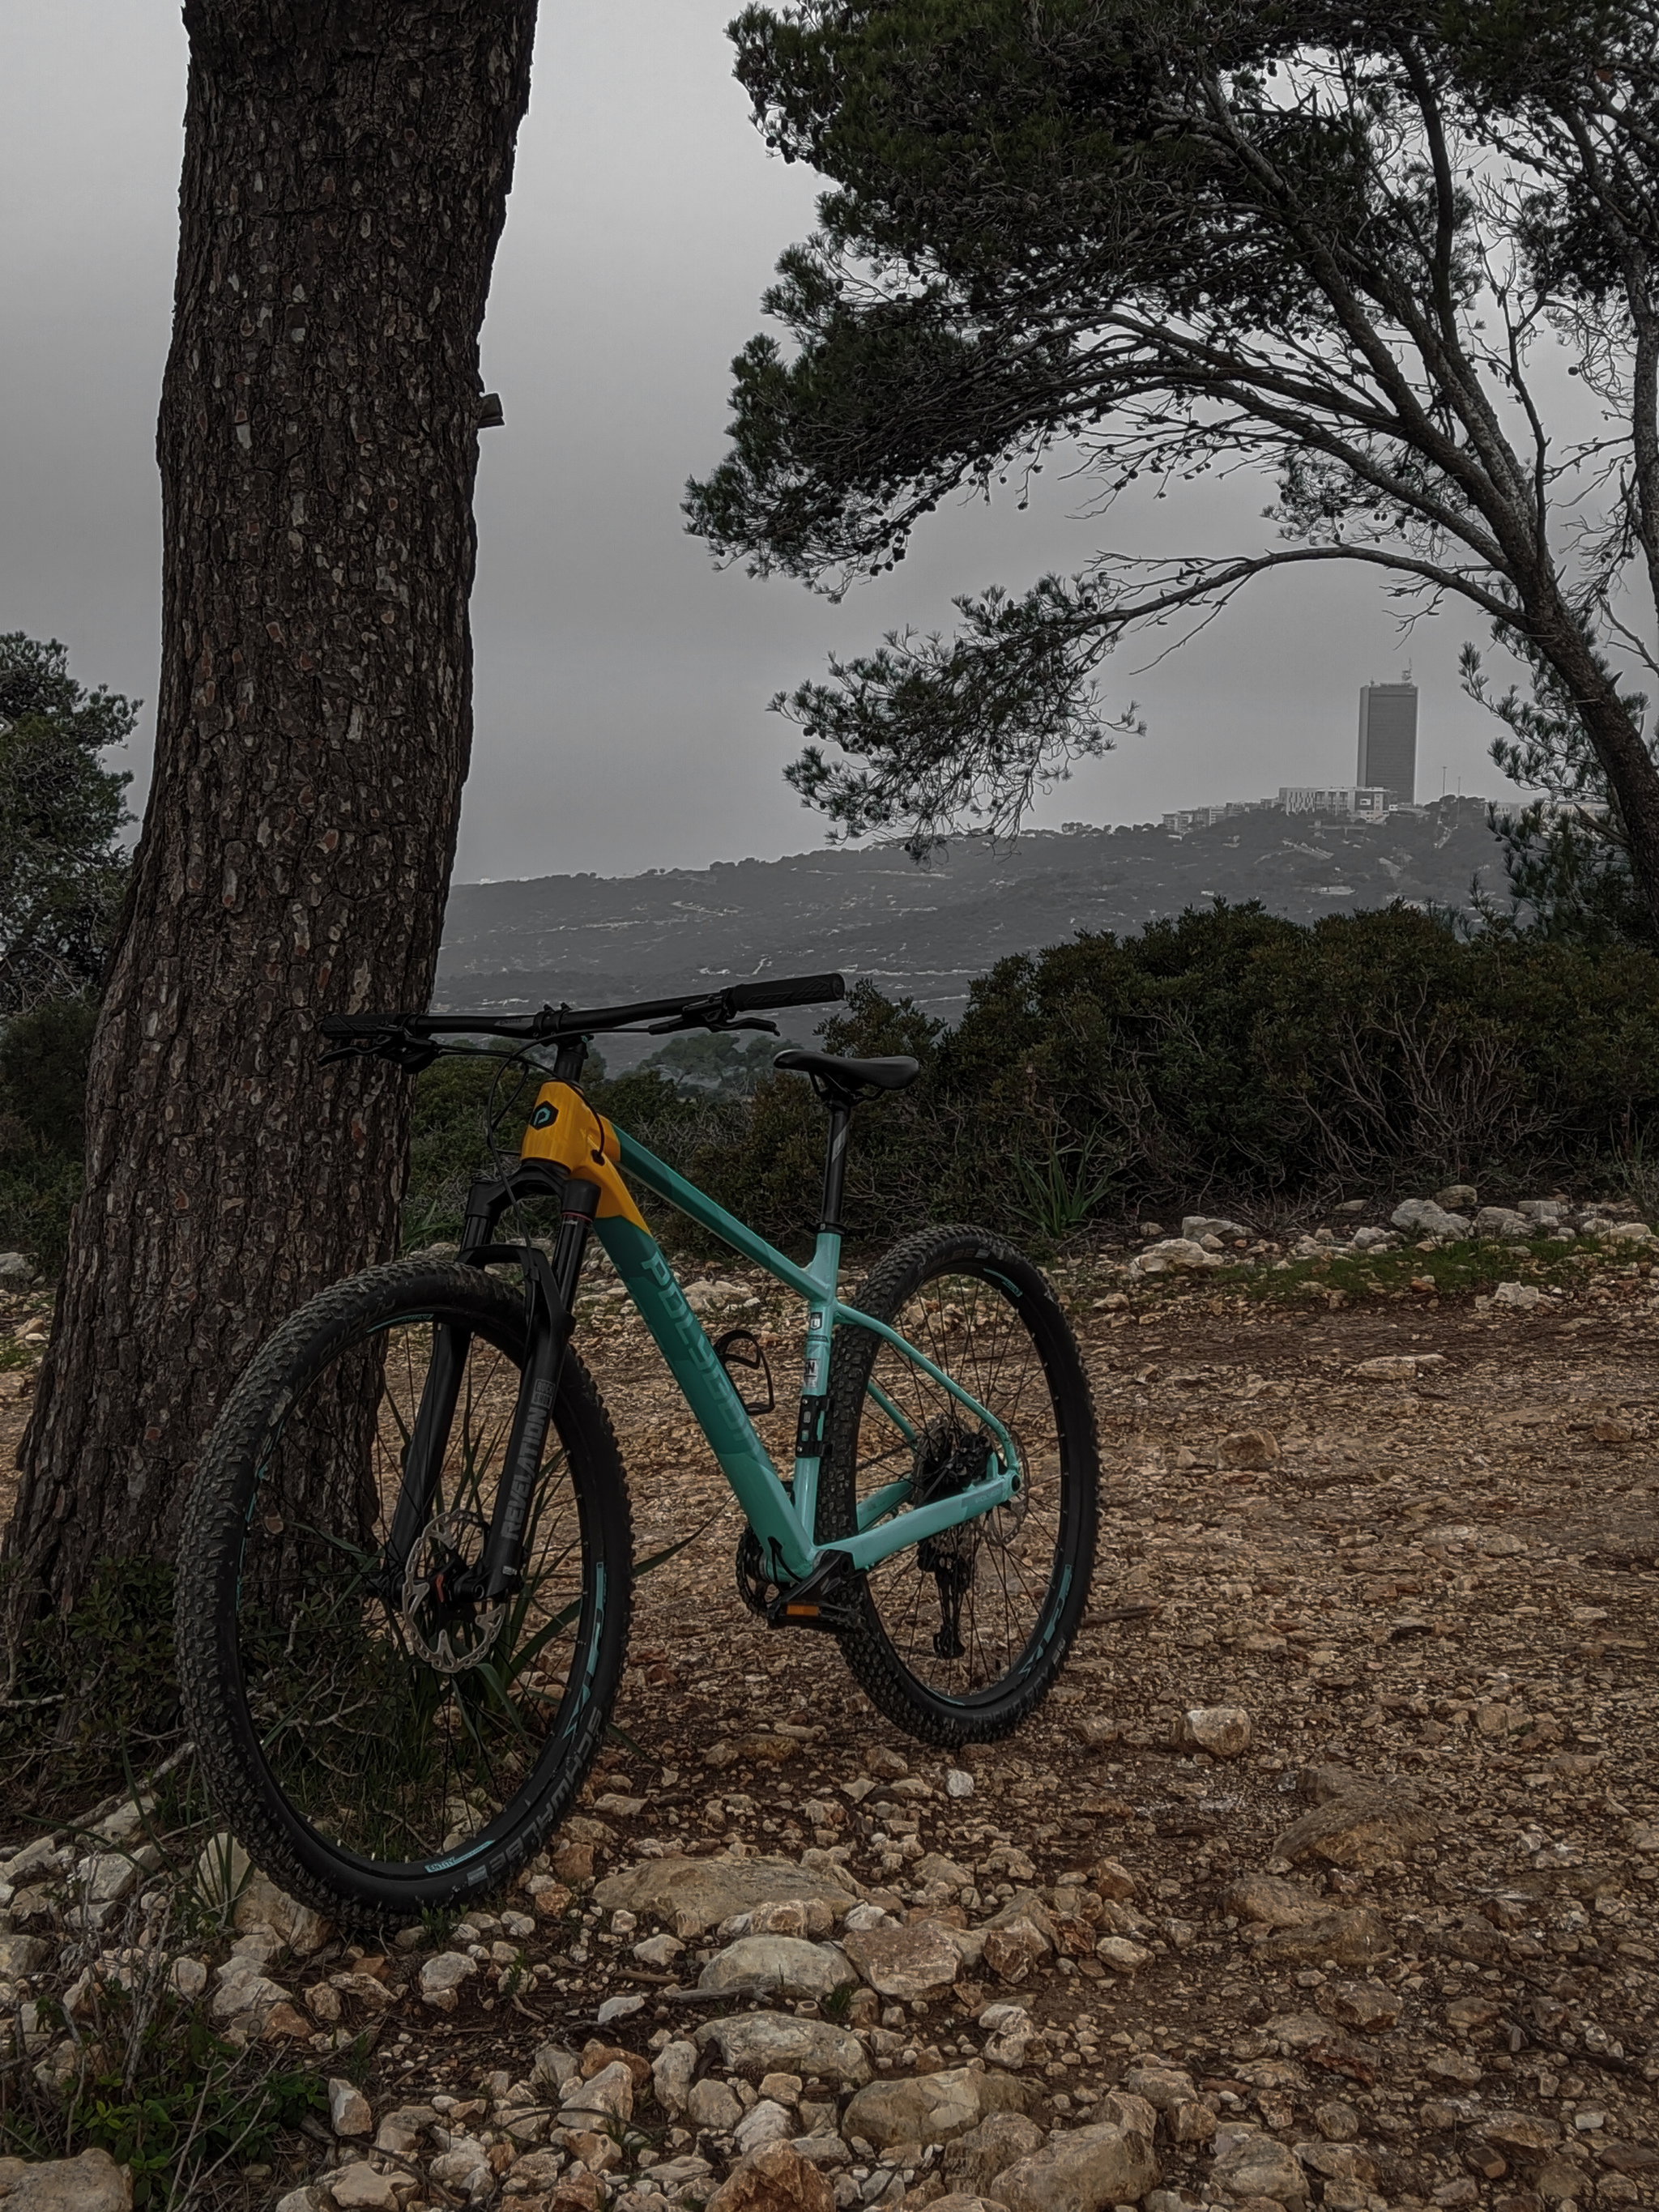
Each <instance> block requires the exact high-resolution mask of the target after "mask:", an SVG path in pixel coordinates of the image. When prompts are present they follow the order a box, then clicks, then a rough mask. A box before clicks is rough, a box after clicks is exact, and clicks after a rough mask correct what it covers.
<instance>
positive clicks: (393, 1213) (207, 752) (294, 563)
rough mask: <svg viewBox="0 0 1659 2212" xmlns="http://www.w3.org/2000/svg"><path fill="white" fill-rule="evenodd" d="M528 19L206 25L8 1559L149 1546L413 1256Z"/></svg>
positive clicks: (52, 1578) (215, 21)
mask: <svg viewBox="0 0 1659 2212" xmlns="http://www.w3.org/2000/svg"><path fill="white" fill-rule="evenodd" d="M535 14H536V5H535V0H187V4H186V6H185V24H186V27H187V29H188V31H189V33H190V40H191V66H190V84H189V93H188V99H187V105H186V110H185V161H184V174H183V180H182V184H181V187H180V192H179V205H180V226H179V274H178V287H177V294H176V298H175V304H174V319H173V345H172V350H171V353H170V355H169V357H168V361H167V372H166V376H165V379H164V381H163V386H162V394H161V419H160V426H159V432H158V441H157V442H158V456H159V459H160V464H161V483H162V515H163V548H164V550H163V578H162V647H161V686H160V693H159V701H158V714H157V729H156V748H155V782H154V785H153V787H152V789H151V793H150V798H149V806H148V808H147V810H146V813H145V819H144V828H143V841H142V842H141V844H140V846H139V848H138V853H137V861H136V866H135V871H134V877H133V882H132V887H131V893H130V895H129V898H128V902H127V905H126V909H125V915H124V917H123V920H122V923H121V927H120V931H119V934H118V941H117V944H116V946H115V949H114V951H113V953H112V959H111V964H110V969H109V973H108V976H107V984H106V997H105V1001H104V1007H103V1012H102V1016H101V1018H100V1024H99V1030H98V1034H97V1038H96V1041H95V1043H94V1053H93V1067H92V1075H91V1083H90V1089H89V1095H88V1152H87V1183H86V1195H85V1197H84V1198H83V1199H82V1202H81V1205H80V1206H79V1208H78V1210H77V1212H76V1218H75V1223H74V1227H73V1231H72V1235H71V1241H70V1255H69V1261H68V1267H67V1270H66V1273H65V1277H64V1285H63V1289H62V1293H61V1296H60V1299H59V1304H58V1321H57V1325H56V1328H55V1332H54V1338H53V1343H52V1351H51V1354H50V1356H49V1358H48V1359H47V1362H46V1367H45V1369H44V1370H43V1372H42V1375H41V1379H40V1396H39V1400H38V1402H37V1406H36V1409H35V1412H34V1415H33V1420H32V1421H31V1423H30V1425H29V1429H28V1431H27V1436H26V1437H25V1439H24V1443H23V1448H22V1453H21V1465H22V1468H23V1481H22V1486H21V1492H20V1495H19V1499H18V1504H17V1510H16V1514H15V1518H14V1521H13V1523H12V1526H11V1528H10V1530H9V1533H8V1538H7V1553H8V1555H9V1557H10V1558H12V1559H16V1560H18V1561H20V1562H21V1565H22V1567H23V1568H24V1570H25V1575H24V1578H23V1582H22V1584H21V1587H22V1588H23V1589H26V1590H28V1591H31V1592H33V1594H34V1601H36V1602H42V1601H44V1602H49V1603H51V1604H52V1605H53V1606H55V1607H66V1606H68V1605H70V1603H72V1602H73V1601H75V1599H76V1597H77V1596H78V1595H80V1594H81V1592H82V1590H84V1589H85V1588H86V1586H87V1584H88V1580H89V1579H90V1577H91V1574H92V1571H93V1569H94V1566H95V1565H96V1563H97V1561H98V1560H99V1559H100V1558H101V1557H103V1556H104V1555H106V1554H114V1555H126V1554H130V1553H162V1554H165V1553H167V1551H168V1549H169V1548H170V1547H171V1546H172V1544H173V1541H174V1539H175V1536H176V1533H177V1528H178V1522H179V1510H180V1506H181V1503H182V1497H183V1492H184V1491H185V1488H186V1486H187V1485H188V1482H189V1480H190V1476H191V1472H192V1468H193V1465H194V1462H195V1460H196V1457H197V1453H198V1451H199V1449H200V1447H201V1444H202V1441H203V1439H204V1437H205V1435H206V1433H207V1432H208V1431H209V1429H210V1427H211V1425H212V1422H213V1419H214V1417H215V1414H216V1410H217V1408H218V1407H219V1405H220V1403H221V1401H222V1397H223V1395H224V1394H225V1391H226V1389H227V1388H228V1385H229V1383H230V1382H231V1381H232V1380H233V1379H234V1376H235V1375H236V1374H237V1372H238V1370H239V1369H240V1367H241V1365H242V1364H243V1363H244V1362H245V1361H246V1358H248V1356H249V1354H250V1353H251V1352H252V1350H253V1348H254V1347H255V1346H257V1345H258V1342H259V1341H260V1340H261V1339H262V1338H263V1337H264V1336H265V1335H266V1334H268V1333H269V1331H270V1328H272V1327H273V1326H274V1324H275V1323H276V1321H277V1320H278V1319H280V1318H281V1317H282V1316H283V1315H284V1314H286V1313H287V1312H289V1311H290V1310H292V1308H293V1307H295V1305H297V1304H299V1303H300V1302H301V1300H302V1299H304V1298H306V1297H309V1296H310V1295H311V1294H312V1293H313V1291H316V1290H318V1289H319V1288H320V1287H321V1286H322V1285H324V1284H325V1283H327V1282H330V1281H331V1280H333V1279H335V1278H337V1277H338V1276H340V1275H342V1274H344V1273H349V1272H351V1271H352V1270H353V1269H356V1268H358V1267H364V1266H367V1265H369V1264H371V1263H372V1262H374V1261H376V1260H379V1259H383V1258H385V1257H386V1256H387V1255H389V1254H390V1253H391V1252H392V1250H393V1249H394V1247H395V1237H396V1229H397V1222H398V1203H399V1200H400V1197H401V1194H402V1188H403V1182H404V1172H405V1164H406V1154H407V1123H408V1097H407V1094H408V1079H406V1078H405V1077H404V1076H401V1075H399V1074H397V1073H394V1072H392V1070H390V1069H388V1068H386V1067H384V1066H381V1065H380V1063H378V1062H375V1063H369V1062H362V1061H358V1062H353V1063H349V1064H347V1065H344V1066H339V1067H333V1068H330V1069H327V1070H325V1071H324V1072H322V1073H319V1070H318V1066H317V1062H318V1058H319V1042H318V1040H317V1037H316V1035H315V1030H316V1024H317V1021H318V1018H319V1016H320V1015H321V1014H323V1013H325V1012H337V1011H343V1010H353V1009H358V1008H364V1007H405V1008H420V1007H422V1006H425V1004H426V1003H427V1000H428V994H429V993H430V990H431V986H432V980H433V973H434V968H435V961H436V957H437V951H438V939H439V931H440V927H441V922H442V918H443V908H444V899H445V895H446V891H447V885H448V880H449V870H450V865H451V862H452V860H453V855H454V847H455V829H456V821H457V817H458V814H459V805H460V796H461V786H462V782H463V781H464V779H465V774H466V767H467V757H468V752H469V749H470V745H471V640H470V635H469V630H468V624H467V600H468V596H469V593H470V592H471V583H472V573H473V556H474V533H473V525H472V511H471V501H472V484H473V477H474V473H475V469H476V465H477V416H478V392H479V386H478V377H477V362H478V343H477V341H478V331H479V325H480V324H481V322H482V320H483V309H484V301H485V297H486V295H487V292H488V289H489V271H490V265H491V263H492V260H493V258H494V255H495V245H496V241H497V240H498V238H499V237H500V234H501V224H502V220H503V217H504V215H505V211H506V203H507V187H508V184H509V181H510V178H511V173H512V163H513V140H514V137H515V134H516V132H517V129H518V125H519V123H520V118H522V116H523V113H524V111H525V107H526V102H527V100H528V95H529V76H530V52H531V42H532V33H533V30H534V25H535Z"/></svg>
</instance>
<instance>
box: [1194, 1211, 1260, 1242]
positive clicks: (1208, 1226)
mask: <svg viewBox="0 0 1659 2212" xmlns="http://www.w3.org/2000/svg"><path fill="white" fill-rule="evenodd" d="M1181 1233H1182V1236H1183V1237H1193V1238H1195V1239H1196V1240H1197V1241H1198V1242H1200V1243H1202V1241H1203V1239H1204V1238H1205V1237H1220V1239H1221V1241H1222V1243H1224V1244H1244V1243H1249V1236H1250V1232H1249V1230H1248V1229H1244V1228H1242V1227H1241V1226H1240V1225H1239V1224H1238V1223H1237V1221H1229V1220H1227V1219H1226V1218H1225V1216H1220V1215H1212V1214H1208V1213H1189V1214H1188V1215H1186V1216H1185V1217H1184V1218H1183V1219H1182V1224H1181Z"/></svg>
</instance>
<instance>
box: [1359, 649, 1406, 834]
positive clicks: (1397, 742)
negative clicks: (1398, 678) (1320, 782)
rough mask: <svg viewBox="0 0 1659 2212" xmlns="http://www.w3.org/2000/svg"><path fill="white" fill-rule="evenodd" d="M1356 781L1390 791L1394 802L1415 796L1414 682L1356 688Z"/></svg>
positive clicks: (1402, 803) (1391, 802)
mask: <svg viewBox="0 0 1659 2212" xmlns="http://www.w3.org/2000/svg"><path fill="white" fill-rule="evenodd" d="M1355 781H1356V782H1358V783H1359V784H1360V785H1362V786H1367V787H1370V788H1371V789H1372V790H1376V789H1379V788H1380V789H1382V790H1384V791H1386V792H1387V793H1388V794H1389V804H1390V805H1394V806H1410V805H1413V804H1414V803H1415V801H1416V798H1417V686H1416V684H1413V682H1412V680H1411V678H1410V675H1409V673H1407V678H1406V681H1405V682H1404V683H1403V684H1363V685H1362V686H1361V687H1360V692H1359V772H1358V775H1357V777H1356V778H1355Z"/></svg>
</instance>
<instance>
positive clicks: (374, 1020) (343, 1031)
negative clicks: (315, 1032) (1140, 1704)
mask: <svg viewBox="0 0 1659 2212" xmlns="http://www.w3.org/2000/svg"><path fill="white" fill-rule="evenodd" d="M409 1019H410V1016H409V1015H407V1014H325V1015H324V1016H323V1018H322V1019H321V1021H319V1023H318V1024H317V1027H318V1029H319V1031H320V1032H321V1033H322V1035H323V1036H325V1037H357V1036H387V1035H389V1034H390V1033H391V1031H392V1030H399V1029H401V1028H402V1027H403V1025H404V1023H405V1022H406V1021H408V1020H409Z"/></svg>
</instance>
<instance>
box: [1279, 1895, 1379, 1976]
mask: <svg viewBox="0 0 1659 2212" xmlns="http://www.w3.org/2000/svg"><path fill="white" fill-rule="evenodd" d="M1394 1948H1395V1942H1394V1937H1393V1936H1392V1935H1391V1934H1390V1933H1389V1929H1388V1926H1387V1924H1386V1923H1385V1922H1383V1920H1382V1919H1381V1918H1380V1917H1378V1916H1377V1914H1376V1913H1375V1912H1373V1911H1370V1907H1369V1906H1366V1905H1353V1906H1351V1907H1350V1908H1349V1909H1348V1910H1346V1911H1338V1912H1326V1913H1322V1915H1321V1916H1320V1917H1319V1918H1318V1919H1317V1920H1311V1921H1309V1922H1308V1923H1306V1924H1305V1925H1304V1926H1303V1927H1300V1928H1281V1929H1279V1930H1278V1931H1277V1932H1276V1933H1275V1934H1274V1935H1273V1936H1270V1937H1269V1938H1268V1941H1267V1956H1268V1957H1269V1958H1270V1959H1282V1960H1286V1961H1288V1962H1289V1963H1290V1964H1291V1965H1292V1966H1322V1965H1323V1964H1324V1962H1325V1961H1326V1960H1328V1959H1334V1960H1335V1961H1336V1963H1337V1965H1338V1966H1370V1964H1371V1963H1372V1961H1373V1960H1377V1959H1386V1958H1388V1957H1389V1955H1390V1954H1392V1952H1393V1950H1394Z"/></svg>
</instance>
